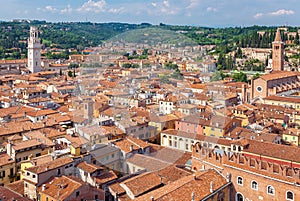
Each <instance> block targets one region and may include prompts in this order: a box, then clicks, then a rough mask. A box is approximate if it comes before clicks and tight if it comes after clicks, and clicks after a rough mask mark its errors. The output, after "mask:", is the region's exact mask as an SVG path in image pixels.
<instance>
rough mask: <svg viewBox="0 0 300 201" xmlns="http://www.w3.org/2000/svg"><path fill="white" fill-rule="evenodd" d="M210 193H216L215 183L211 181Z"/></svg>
mask: <svg viewBox="0 0 300 201" xmlns="http://www.w3.org/2000/svg"><path fill="white" fill-rule="evenodd" d="M209 191H210V193H213V192H214V182H213V181H211V182H210V189H209Z"/></svg>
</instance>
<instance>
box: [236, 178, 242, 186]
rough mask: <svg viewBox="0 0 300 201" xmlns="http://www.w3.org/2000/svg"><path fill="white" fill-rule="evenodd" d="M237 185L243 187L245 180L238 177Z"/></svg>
mask: <svg viewBox="0 0 300 201" xmlns="http://www.w3.org/2000/svg"><path fill="white" fill-rule="evenodd" d="M237 184H238V185H243V178H242V177H237Z"/></svg>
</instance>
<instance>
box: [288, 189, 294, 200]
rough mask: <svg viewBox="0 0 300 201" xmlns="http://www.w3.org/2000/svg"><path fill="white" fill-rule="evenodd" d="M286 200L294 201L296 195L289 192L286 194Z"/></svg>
mask: <svg viewBox="0 0 300 201" xmlns="http://www.w3.org/2000/svg"><path fill="white" fill-rule="evenodd" d="M286 199H287V200H290V201H293V200H294V193H293V192H291V191H287V192H286Z"/></svg>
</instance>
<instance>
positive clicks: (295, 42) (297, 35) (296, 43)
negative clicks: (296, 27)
mask: <svg viewBox="0 0 300 201" xmlns="http://www.w3.org/2000/svg"><path fill="white" fill-rule="evenodd" d="M294 44H295V45H299V34H298V31H296V36H295V40H294Z"/></svg>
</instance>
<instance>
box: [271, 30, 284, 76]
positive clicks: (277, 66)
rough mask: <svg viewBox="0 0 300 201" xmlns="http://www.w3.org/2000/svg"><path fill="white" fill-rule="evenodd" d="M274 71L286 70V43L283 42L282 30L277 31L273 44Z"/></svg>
mask: <svg viewBox="0 0 300 201" xmlns="http://www.w3.org/2000/svg"><path fill="white" fill-rule="evenodd" d="M272 70H273V71H283V70H284V43H283V42H282V40H281V35H280V29H279V28H278V29H277V32H276V36H275V40H274V42H273V43H272Z"/></svg>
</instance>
